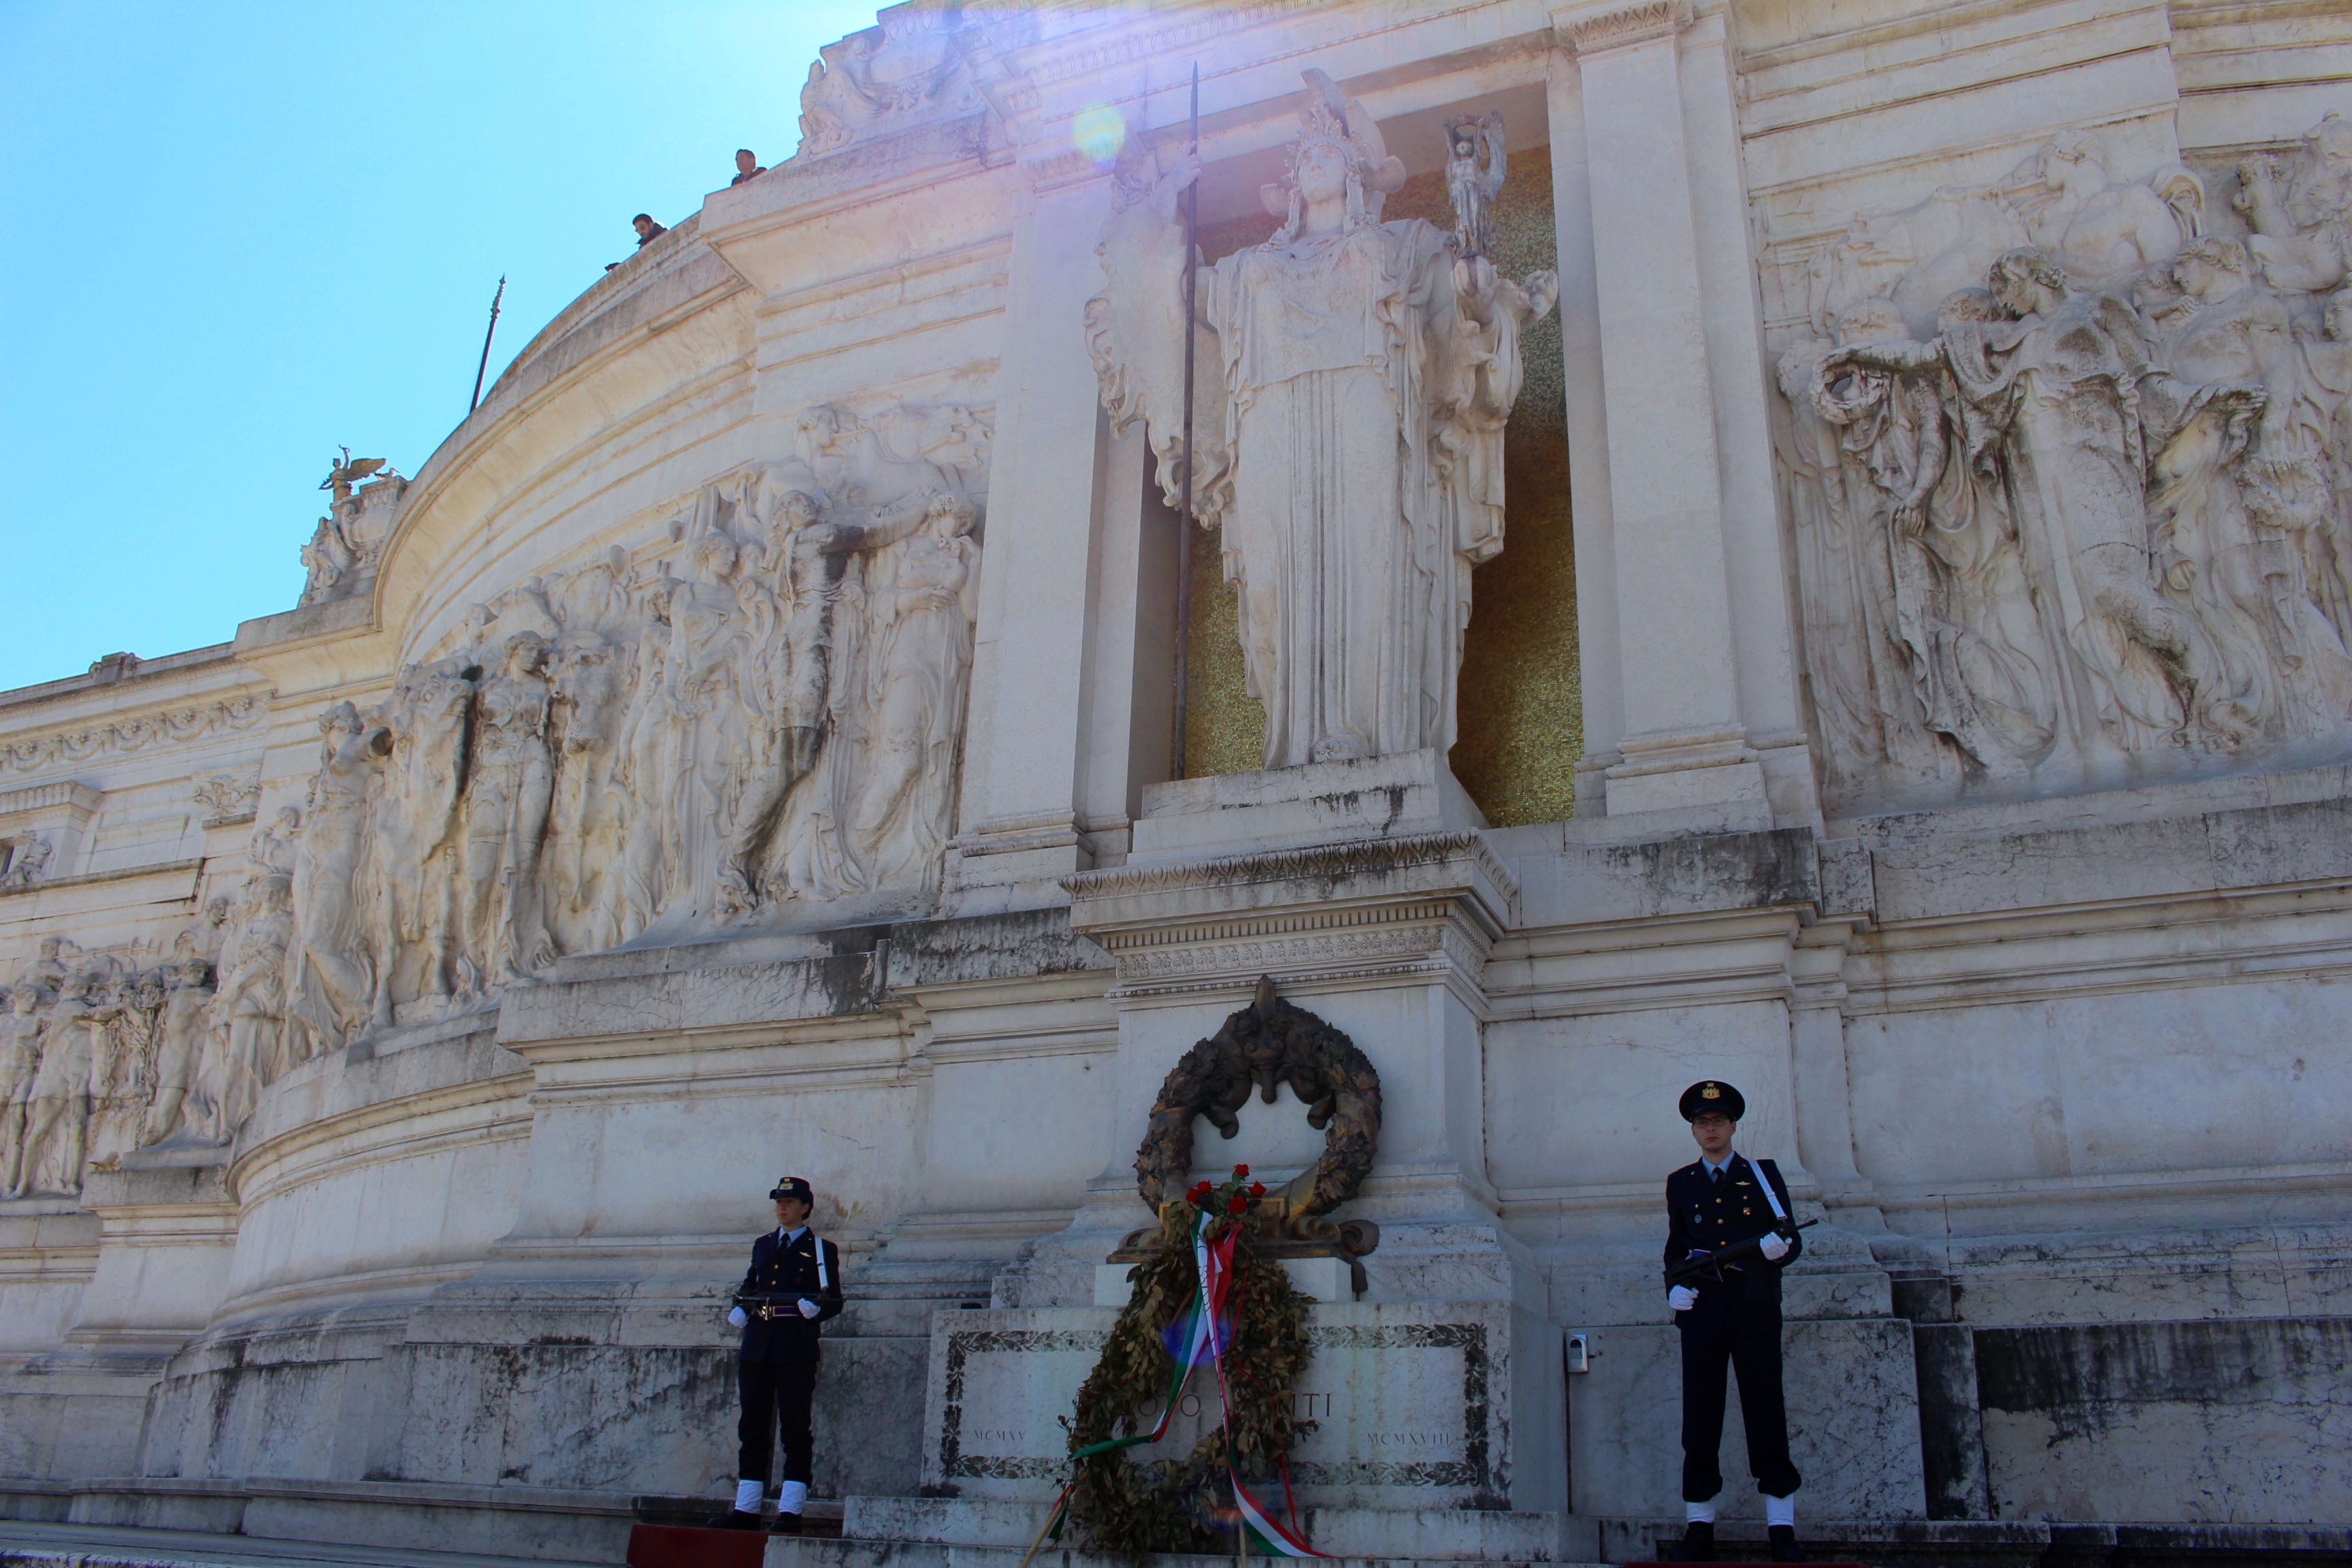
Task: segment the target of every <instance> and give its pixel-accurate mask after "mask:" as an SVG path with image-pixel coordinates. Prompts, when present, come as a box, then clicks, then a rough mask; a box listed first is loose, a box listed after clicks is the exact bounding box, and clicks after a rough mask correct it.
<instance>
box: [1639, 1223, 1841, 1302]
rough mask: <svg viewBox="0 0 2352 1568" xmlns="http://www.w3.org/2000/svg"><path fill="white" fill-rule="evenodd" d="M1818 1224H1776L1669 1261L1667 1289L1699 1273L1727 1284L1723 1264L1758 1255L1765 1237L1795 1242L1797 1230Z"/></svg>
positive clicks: (1762, 1248)
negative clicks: (1696, 1255) (1710, 1248)
mask: <svg viewBox="0 0 2352 1568" xmlns="http://www.w3.org/2000/svg"><path fill="white" fill-rule="evenodd" d="M1821 1223H1822V1222H1821V1221H1819V1220H1817V1219H1809V1220H1807V1221H1806V1222H1805V1223H1804V1224H1802V1225H1799V1226H1789V1225H1776V1226H1773V1227H1772V1228H1771V1229H1769V1230H1766V1231H1759V1232H1758V1233H1757V1234H1756V1235H1754V1236H1751V1237H1748V1239H1747V1240H1745V1241H1735V1242H1733V1243H1732V1244H1731V1245H1730V1246H1729V1247H1721V1248H1718V1249H1717V1250H1716V1251H1714V1252H1708V1253H1703V1254H1701V1255H1700V1256H1699V1257H1696V1258H1685V1259H1684V1260H1683V1261H1682V1262H1680V1263H1670V1264H1668V1265H1666V1289H1669V1290H1671V1289H1674V1288H1675V1286H1677V1285H1687V1284H1689V1283H1690V1282H1691V1281H1692V1280H1694V1279H1699V1278H1701V1277H1702V1276H1706V1277H1710V1278H1712V1279H1714V1280H1715V1282H1716V1283H1717V1284H1718V1285H1720V1284H1724V1283H1726V1281H1725V1279H1724V1278H1723V1267H1724V1265H1725V1264H1727V1263H1738V1262H1739V1261H1740V1260H1742V1259H1743V1258H1754V1257H1758V1256H1759V1255H1760V1254H1761V1253H1762V1252H1763V1250H1764V1238H1765V1237H1768V1236H1777V1237H1780V1238H1781V1239H1782V1240H1784V1241H1794V1240H1796V1239H1797V1232H1799V1231H1801V1230H1811V1229H1812V1228H1813V1226H1817V1225H1819V1224H1821Z"/></svg>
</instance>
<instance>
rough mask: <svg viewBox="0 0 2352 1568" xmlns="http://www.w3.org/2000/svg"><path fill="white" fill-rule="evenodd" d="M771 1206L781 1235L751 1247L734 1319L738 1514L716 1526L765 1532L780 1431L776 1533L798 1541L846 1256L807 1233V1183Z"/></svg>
mask: <svg viewBox="0 0 2352 1568" xmlns="http://www.w3.org/2000/svg"><path fill="white" fill-rule="evenodd" d="M768 1196H770V1197H771V1198H772V1199H774V1200H775V1204H776V1228H775V1229H774V1230H772V1231H770V1232H769V1233H768V1234H767V1235H765V1236H763V1237H760V1239H759V1240H757V1241H755V1242H753V1243H752V1244H751V1268H748V1269H746V1270H745V1271H744V1274H743V1285H742V1289H741V1290H740V1292H738V1294H739V1296H740V1298H741V1299H740V1300H739V1301H738V1302H737V1304H736V1307H735V1310H733V1311H731V1312H730V1313H728V1314H727V1321H729V1322H730V1323H732V1324H734V1325H735V1326H736V1327H737V1328H739V1329H741V1330H742V1331H743V1350H742V1354H741V1356H740V1358H739V1360H738V1361H737V1363H736V1377H737V1384H738V1387H739V1388H740V1390H741V1393H742V1399H743V1418H742V1420H741V1422H740V1424H739V1425H738V1426H737V1427H736V1429H735V1430H736V1436H737V1437H738V1439H739V1440H740V1443H741V1445H742V1447H741V1450H740V1453H739V1454H738V1455H737V1457H736V1465H735V1474H736V1476H737V1477H738V1478H739V1479H737V1481H736V1483H735V1507H734V1510H732V1511H731V1512H730V1513H729V1514H728V1515H727V1516H726V1517H725V1518H724V1519H722V1520H719V1521H715V1522H717V1523H719V1524H722V1525H725V1526H727V1527H728V1528H730V1529H735V1530H757V1529H759V1528H760V1500H761V1494H762V1493H763V1492H764V1491H765V1490H766V1489H767V1483H768V1466H769V1462H770V1460H771V1459H772V1458H774V1455H775V1440H776V1431H777V1428H778V1427H779V1426H781V1427H782V1429H783V1436H784V1483H783V1495H782V1498H781V1499H780V1500H779V1501H778V1504H777V1511H776V1524H775V1530H776V1533H778V1534H779V1535H797V1534H799V1533H800V1529H801V1510H802V1509H803V1507H804V1506H805V1505H806V1504H807V1502H808V1489H809V1473H810V1461H811V1453H810V1450H811V1447H812V1438H811V1436H810V1431H809V1405H810V1403H811V1401H812V1400H814V1397H815V1395H816V1367H817V1358H818V1353H819V1351H820V1349H821V1346H820V1344H819V1342H818V1339H817V1325H818V1324H820V1323H822V1322H824V1321H825V1320H826V1319H827V1318H832V1317H837V1316H839V1315H840V1312H841V1252H840V1249H839V1248H837V1247H835V1246H834V1245H833V1243H831V1242H829V1241H826V1240H824V1239H823V1238H821V1237H818V1235H817V1234H816V1233H815V1232H814V1231H813V1230H811V1229H810V1228H809V1224H808V1221H809V1211H810V1209H811V1208H812V1207H814V1205H815V1203H816V1194H814V1192H813V1191H811V1190H810V1187H809V1184H808V1183H807V1182H805V1181H803V1180H802V1179H801V1178H800V1177H798V1176H786V1177H784V1178H783V1179H782V1181H780V1182H778V1183H777V1184H775V1187H774V1189H773V1190H772V1191H771V1192H770V1193H769V1194H768Z"/></svg>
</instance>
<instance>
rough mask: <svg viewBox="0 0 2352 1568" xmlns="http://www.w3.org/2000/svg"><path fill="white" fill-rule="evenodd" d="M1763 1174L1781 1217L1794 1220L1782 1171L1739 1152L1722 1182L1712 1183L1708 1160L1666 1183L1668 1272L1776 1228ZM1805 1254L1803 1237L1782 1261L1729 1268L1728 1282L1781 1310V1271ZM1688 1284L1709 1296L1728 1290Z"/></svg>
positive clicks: (1707, 1282) (1701, 1282) (1757, 1260)
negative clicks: (1708, 1172)
mask: <svg viewBox="0 0 2352 1568" xmlns="http://www.w3.org/2000/svg"><path fill="white" fill-rule="evenodd" d="M1759 1172H1760V1173H1761V1177H1760V1179H1762V1180H1764V1181H1768V1182H1770V1183H1771V1184H1772V1191H1773V1193H1774V1194H1775V1195H1777V1196H1778V1197H1779V1198H1780V1212H1781V1213H1782V1214H1785V1215H1791V1216H1792V1217H1793V1215H1795V1213H1796V1211H1795V1210H1794V1209H1792V1208H1790V1205H1789V1184H1788V1183H1786V1182H1784V1181H1782V1180H1781V1179H1780V1167H1779V1166H1778V1165H1775V1164H1774V1163H1772V1162H1771V1161H1769V1160H1759V1161H1757V1162H1755V1163H1752V1164H1751V1163H1748V1157H1747V1156H1746V1155H1745V1154H1742V1153H1739V1152H1737V1151H1734V1152H1733V1153H1732V1156H1731V1158H1730V1160H1728V1161H1727V1162H1726V1163H1725V1165H1724V1169H1723V1174H1722V1176H1721V1177H1720V1178H1719V1179H1712V1180H1711V1179H1709V1177H1708V1176H1707V1173H1706V1161H1704V1160H1694V1161H1692V1162H1691V1163H1689V1164H1687V1165H1685V1166H1684V1167H1683V1168H1682V1169H1681V1170H1679V1171H1676V1172H1675V1173H1674V1174H1673V1175H1671V1176H1668V1177H1667V1178H1666V1266H1667V1267H1668V1268H1673V1267H1674V1266H1675V1264H1677V1263H1681V1262H1685V1261H1686V1260H1687V1259H1689V1258H1692V1257H1694V1256H1695V1255H1696V1254H1698V1253H1702V1252H1716V1251H1720V1250H1721V1249H1722V1248H1724V1247H1728V1246H1730V1245H1731V1244H1732V1243H1733V1242H1735V1241H1745V1240H1747V1239H1748V1237H1751V1236H1761V1235H1762V1234H1763V1233H1764V1232H1766V1231H1768V1230H1770V1229H1771V1228H1772V1226H1773V1216H1772V1205H1771V1204H1770V1203H1769V1202H1768V1201H1767V1200H1766V1198H1765V1196H1764V1193H1763V1189H1762V1188H1760V1187H1759V1186H1758V1185H1757V1182H1758V1180H1759ZM1804 1249H1805V1238H1804V1237H1797V1238H1795V1239H1794V1240H1793V1241H1791V1242H1790V1244H1789V1250H1788V1251H1787V1252H1786V1253H1785V1254H1783V1255H1782V1257H1781V1258H1780V1262H1778V1263H1771V1262H1768V1261H1766V1260H1765V1259H1764V1258H1761V1257H1758V1256H1752V1255H1751V1256H1750V1257H1748V1258H1747V1259H1745V1260H1744V1261H1743V1262H1740V1263H1734V1264H1729V1265H1727V1266H1726V1267H1725V1268H1724V1270H1723V1277H1724V1279H1725V1280H1726V1281H1727V1282H1728V1283H1729V1284H1730V1285H1731V1287H1732V1288H1733V1289H1736V1290H1738V1292H1739V1293H1740V1294H1741V1295H1742V1296H1744V1297H1746V1298H1747V1299H1748V1300H1751V1301H1769V1302H1770V1303H1772V1304H1773V1305H1774V1306H1779V1305H1780V1270H1781V1268H1784V1267H1785V1266H1787V1265H1789V1264H1791V1263H1794V1262H1795V1261H1796V1260H1797V1258H1798V1255H1799V1254H1801V1253H1802V1252H1803V1251H1804ZM1684 1283H1685V1284H1688V1285H1695V1286H1696V1287H1698V1288H1699V1289H1701V1290H1703V1291H1711V1290H1720V1289H1723V1287H1722V1286H1720V1285H1717V1284H1716V1283H1715V1282H1714V1281H1713V1280H1711V1279H1689V1280H1685V1281H1684Z"/></svg>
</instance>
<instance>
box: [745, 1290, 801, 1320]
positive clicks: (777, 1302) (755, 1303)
mask: <svg viewBox="0 0 2352 1568" xmlns="http://www.w3.org/2000/svg"><path fill="white" fill-rule="evenodd" d="M806 1299H807V1300H811V1301H817V1298H816V1297H814V1296H810V1297H807V1298H806ZM730 1300H732V1301H733V1303H734V1304H735V1305H736V1306H738V1307H740V1308H742V1309H743V1310H744V1311H746V1312H748V1313H750V1314H751V1316H752V1317H753V1318H755V1319H757V1320H758V1321H761V1322H763V1323H772V1322H775V1321H778V1320H779V1319H786V1318H788V1319H790V1320H792V1321H793V1322H796V1323H798V1322H814V1321H816V1320H815V1319H814V1318H803V1316H802V1315H801V1301H802V1300H803V1298H802V1297H801V1296H799V1295H789V1296H777V1295H772V1294H769V1293H768V1292H766V1291H762V1290H738V1291H736V1292H735V1293H734V1295H733V1296H732V1297H731V1298H730ZM817 1304H818V1306H820V1307H822V1306H823V1305H824V1302H822V1301H817Z"/></svg>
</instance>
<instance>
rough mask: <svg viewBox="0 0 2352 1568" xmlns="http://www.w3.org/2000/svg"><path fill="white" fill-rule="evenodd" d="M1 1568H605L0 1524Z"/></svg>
mask: <svg viewBox="0 0 2352 1568" xmlns="http://www.w3.org/2000/svg"><path fill="white" fill-rule="evenodd" d="M0 1568H611V1560H609V1559H608V1560H606V1561H604V1562H582V1561H580V1560H579V1559H576V1558H575V1559H572V1560H570V1561H566V1560H562V1559H555V1558H547V1557H530V1558H525V1557H495V1556H485V1555H482V1554H480V1553H478V1552H432V1551H427V1550H425V1549H423V1548H419V1547H415V1546H382V1545H352V1544H338V1543H330V1542H316V1541H263V1540H256V1539H254V1538H253V1537H250V1536H244V1535H228V1534H223V1533H221V1532H219V1531H205V1530H142V1529H136V1528H131V1527H128V1526H110V1525H101V1524H84V1523H68V1522H56V1523H45V1522H38V1521H31V1520H16V1519H10V1520H0Z"/></svg>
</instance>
